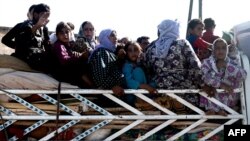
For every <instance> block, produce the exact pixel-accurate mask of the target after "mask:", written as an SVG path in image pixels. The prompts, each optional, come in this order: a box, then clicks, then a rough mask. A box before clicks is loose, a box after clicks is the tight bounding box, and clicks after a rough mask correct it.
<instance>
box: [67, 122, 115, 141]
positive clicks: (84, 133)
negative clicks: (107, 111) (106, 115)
mask: <svg viewBox="0 0 250 141" xmlns="http://www.w3.org/2000/svg"><path fill="white" fill-rule="evenodd" d="M111 121H112V120H104V121H102V122H100V123H98V124H97V125H95V126H93V127H91V128H90V129H88V130H86V131H85V132H83V133H81V134H80V135H78V136H77V137H75V138H74V139H72V140H71V141H79V140H81V139H83V138H85V137H86V136H88V135H90V134H92V133H93V132H95V131H96V130H98V129H100V128H102V127H103V126H105V125H107V124H108V123H110V122H111Z"/></svg>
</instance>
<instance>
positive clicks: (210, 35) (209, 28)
mask: <svg viewBox="0 0 250 141" xmlns="http://www.w3.org/2000/svg"><path fill="white" fill-rule="evenodd" d="M204 23H205V29H206V32H204V33H203V36H202V39H203V40H205V41H206V42H208V43H211V44H212V43H213V42H214V41H215V40H216V39H218V38H219V36H216V35H214V29H215V26H216V25H215V21H214V20H213V19H212V18H206V19H205V20H204Z"/></svg>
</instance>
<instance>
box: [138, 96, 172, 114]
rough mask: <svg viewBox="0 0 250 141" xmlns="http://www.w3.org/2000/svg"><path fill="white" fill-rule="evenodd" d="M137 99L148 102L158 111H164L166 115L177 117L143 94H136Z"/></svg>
mask: <svg viewBox="0 0 250 141" xmlns="http://www.w3.org/2000/svg"><path fill="white" fill-rule="evenodd" d="M135 95H136V96H137V97H139V98H141V99H143V100H144V101H146V102H148V103H149V104H151V105H153V106H154V107H156V108H157V109H159V110H161V111H163V112H164V113H166V114H169V115H176V114H175V113H174V112H172V111H170V110H168V109H166V108H164V107H162V106H161V105H159V104H158V103H156V102H154V101H153V100H152V99H150V98H148V97H147V96H144V95H143V94H140V93H137V94H135Z"/></svg>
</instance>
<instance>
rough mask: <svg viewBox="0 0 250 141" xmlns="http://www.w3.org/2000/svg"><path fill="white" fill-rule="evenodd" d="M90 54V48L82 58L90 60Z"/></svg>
mask: <svg viewBox="0 0 250 141" xmlns="http://www.w3.org/2000/svg"><path fill="white" fill-rule="evenodd" d="M89 54H90V52H89V50H86V51H84V52H83V53H82V58H83V59H85V60H88V58H89Z"/></svg>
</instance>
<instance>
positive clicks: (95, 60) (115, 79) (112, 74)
mask: <svg viewBox="0 0 250 141" xmlns="http://www.w3.org/2000/svg"><path fill="white" fill-rule="evenodd" d="M89 64H90V67H91V73H92V78H93V81H94V83H95V85H96V86H97V87H98V88H101V89H112V88H113V87H114V86H122V85H123V84H124V76H123V74H122V71H121V69H120V68H119V65H118V60H117V57H116V55H115V54H114V53H113V52H112V51H110V50H108V49H105V48H99V49H97V50H96V51H94V52H93V54H92V55H91V57H90V60H89Z"/></svg>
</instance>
